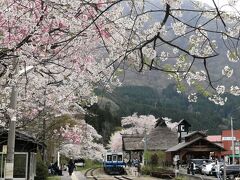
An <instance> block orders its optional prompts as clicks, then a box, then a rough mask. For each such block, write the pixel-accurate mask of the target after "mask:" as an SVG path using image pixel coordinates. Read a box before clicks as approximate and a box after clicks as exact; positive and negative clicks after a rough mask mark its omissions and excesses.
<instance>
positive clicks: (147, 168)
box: [141, 166, 152, 175]
mask: <svg viewBox="0 0 240 180" xmlns="http://www.w3.org/2000/svg"><path fill="white" fill-rule="evenodd" d="M151 171H152V168H151V167H150V166H144V167H142V168H141V174H144V175H150V174H151Z"/></svg>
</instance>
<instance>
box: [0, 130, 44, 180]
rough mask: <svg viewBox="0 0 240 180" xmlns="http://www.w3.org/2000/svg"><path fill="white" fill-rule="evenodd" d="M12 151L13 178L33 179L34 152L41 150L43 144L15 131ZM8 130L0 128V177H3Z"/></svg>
mask: <svg viewBox="0 0 240 180" xmlns="http://www.w3.org/2000/svg"><path fill="white" fill-rule="evenodd" d="M15 137H16V138H15V153H14V173H13V177H14V180H15V179H16V180H34V176H35V175H36V153H37V150H40V151H42V152H43V149H44V148H45V145H44V144H43V143H40V142H37V141H36V139H35V138H33V137H32V136H29V135H27V134H24V133H21V132H18V131H16V136H15ZM7 138H8V131H7V130H6V129H4V128H0V149H1V152H0V154H1V155H0V179H1V178H3V177H4V162H5V158H6V150H5V149H6V148H7Z"/></svg>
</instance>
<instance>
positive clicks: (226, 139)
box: [222, 136, 236, 141]
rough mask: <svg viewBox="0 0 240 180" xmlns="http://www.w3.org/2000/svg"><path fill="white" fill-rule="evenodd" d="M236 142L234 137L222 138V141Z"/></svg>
mask: <svg viewBox="0 0 240 180" xmlns="http://www.w3.org/2000/svg"><path fill="white" fill-rule="evenodd" d="M232 140H233V141H236V137H232V136H229V137H222V141H232Z"/></svg>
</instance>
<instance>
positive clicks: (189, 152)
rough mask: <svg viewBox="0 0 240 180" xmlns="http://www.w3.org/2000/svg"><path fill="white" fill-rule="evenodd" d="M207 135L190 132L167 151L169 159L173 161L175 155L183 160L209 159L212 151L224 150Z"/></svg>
mask: <svg viewBox="0 0 240 180" xmlns="http://www.w3.org/2000/svg"><path fill="white" fill-rule="evenodd" d="M206 137H207V135H206V134H205V133H204V132H199V131H194V132H191V133H189V132H188V134H186V135H185V136H182V137H181V138H182V139H184V140H183V141H181V143H179V144H177V145H175V146H173V147H171V148H169V149H168V150H167V151H166V152H167V160H168V161H172V160H173V157H174V156H175V155H177V156H178V157H179V160H180V161H182V162H186V161H187V160H189V159H204V158H207V159H208V158H209V157H210V154H211V153H212V152H221V151H224V148H223V147H222V146H220V145H218V144H215V143H212V142H210V141H209V140H207V138H206Z"/></svg>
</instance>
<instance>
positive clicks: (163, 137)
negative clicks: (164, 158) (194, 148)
mask: <svg viewBox="0 0 240 180" xmlns="http://www.w3.org/2000/svg"><path fill="white" fill-rule="evenodd" d="M176 144H178V137H177V133H176V132H173V131H171V129H169V128H168V127H166V126H165V125H163V126H157V127H155V128H154V129H152V131H151V132H150V133H149V135H148V136H147V149H148V150H162V151H165V150H167V149H169V148H170V147H172V146H175V145H176Z"/></svg>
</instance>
